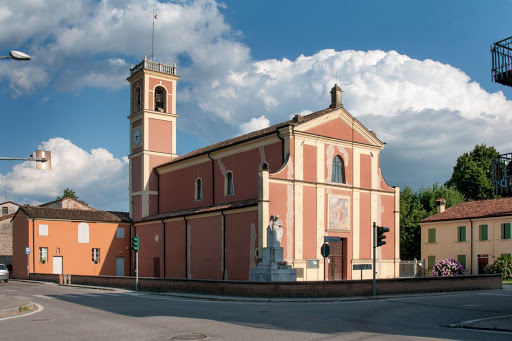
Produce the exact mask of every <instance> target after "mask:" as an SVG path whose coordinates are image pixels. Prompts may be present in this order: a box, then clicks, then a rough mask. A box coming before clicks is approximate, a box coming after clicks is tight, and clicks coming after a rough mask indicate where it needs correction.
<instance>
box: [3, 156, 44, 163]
mask: <svg viewBox="0 0 512 341" xmlns="http://www.w3.org/2000/svg"><path fill="white" fill-rule="evenodd" d="M0 160H22V161H35V162H48V159H46V158H44V157H43V158H42V159H34V158H33V157H1V156H0Z"/></svg>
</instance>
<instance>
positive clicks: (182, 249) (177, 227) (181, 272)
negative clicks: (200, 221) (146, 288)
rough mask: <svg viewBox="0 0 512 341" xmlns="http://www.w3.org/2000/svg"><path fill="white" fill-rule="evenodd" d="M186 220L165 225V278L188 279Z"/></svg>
mask: <svg viewBox="0 0 512 341" xmlns="http://www.w3.org/2000/svg"><path fill="white" fill-rule="evenodd" d="M186 238H187V235H186V227H185V220H180V221H173V222H168V223H166V224H165V239H166V242H165V246H166V250H165V267H166V268H165V277H167V278H187V271H186V262H187V248H186Z"/></svg>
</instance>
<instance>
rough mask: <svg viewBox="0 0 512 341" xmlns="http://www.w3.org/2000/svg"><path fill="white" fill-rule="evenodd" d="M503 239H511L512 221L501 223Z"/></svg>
mask: <svg viewBox="0 0 512 341" xmlns="http://www.w3.org/2000/svg"><path fill="white" fill-rule="evenodd" d="M501 239H510V223H504V224H501Z"/></svg>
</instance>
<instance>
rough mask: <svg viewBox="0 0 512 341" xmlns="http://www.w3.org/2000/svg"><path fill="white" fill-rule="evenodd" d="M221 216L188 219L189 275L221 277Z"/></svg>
mask: <svg viewBox="0 0 512 341" xmlns="http://www.w3.org/2000/svg"><path fill="white" fill-rule="evenodd" d="M221 219H222V216H220V215H217V216H210V217H205V218H197V219H190V220H188V225H189V226H190V231H189V236H190V238H189V240H188V242H189V248H190V251H189V252H190V260H189V267H190V277H189V278H192V279H199V278H203V279H222V220H221Z"/></svg>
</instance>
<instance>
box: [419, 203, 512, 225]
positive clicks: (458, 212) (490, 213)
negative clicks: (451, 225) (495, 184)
mask: <svg viewBox="0 0 512 341" xmlns="http://www.w3.org/2000/svg"><path fill="white" fill-rule="evenodd" d="M502 216H512V198H500V199H486V200H477V201H465V202H463V203H460V204H458V205H455V206H452V207H450V208H448V209H446V210H445V211H444V212H442V213H436V214H434V215H431V216H430V217H428V218H425V219H423V220H422V221H420V224H421V223H430V222H437V221H449V220H464V219H475V218H490V217H502Z"/></svg>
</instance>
